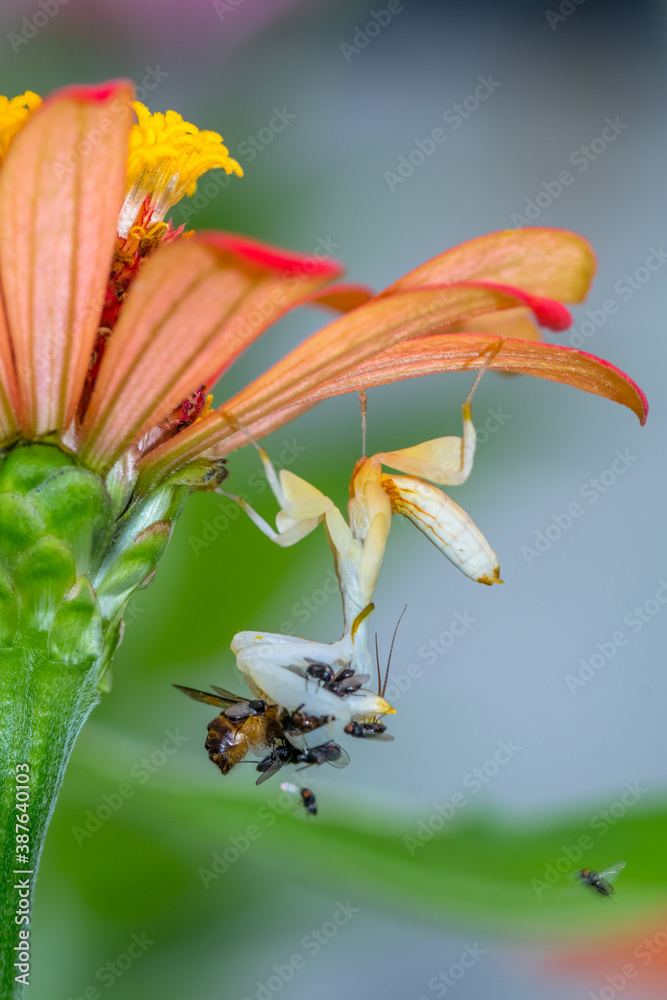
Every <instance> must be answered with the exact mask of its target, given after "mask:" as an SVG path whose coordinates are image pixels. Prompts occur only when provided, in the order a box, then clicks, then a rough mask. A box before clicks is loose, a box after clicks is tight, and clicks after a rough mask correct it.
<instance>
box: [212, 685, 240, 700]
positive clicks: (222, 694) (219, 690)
mask: <svg viewBox="0 0 667 1000" xmlns="http://www.w3.org/2000/svg"><path fill="white" fill-rule="evenodd" d="M211 687H212V688H213V690H214V691H216V692H217V693H218V694H219V695H220V697H221V698H224V699H225V701H228V702H229V703H230V704H231V705H235V704H236V703H237V702H241V701H245V700H246V699H245V695H242V694H232V692H231V691H226V690H225V688H221V687H218V685H217V684H211Z"/></svg>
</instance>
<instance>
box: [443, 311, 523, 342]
mask: <svg viewBox="0 0 667 1000" xmlns="http://www.w3.org/2000/svg"><path fill="white" fill-rule="evenodd" d="M450 332H451V333H483V334H487V335H488V336H494V337H514V338H516V339H517V340H538V341H541V340H542V336H541V334H540V328H539V327H538V326H536V324H535V321H534V319H533V313H532V312H531V310H530V309H503V310H502V312H495V313H487V315H486V316H474V317H473V318H472V319H465V320H463V322H462V323H456V324H454V326H452V327H451V328H450Z"/></svg>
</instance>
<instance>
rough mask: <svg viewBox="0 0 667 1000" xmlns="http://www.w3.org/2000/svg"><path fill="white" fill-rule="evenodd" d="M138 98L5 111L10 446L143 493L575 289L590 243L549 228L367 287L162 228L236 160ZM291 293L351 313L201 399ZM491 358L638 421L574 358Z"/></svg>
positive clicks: (590, 362)
mask: <svg viewBox="0 0 667 1000" xmlns="http://www.w3.org/2000/svg"><path fill="white" fill-rule="evenodd" d="M131 99H132V90H131V86H130V84H129V83H127V82H125V81H117V82H112V83H109V84H106V85H103V86H100V87H73V88H68V89H66V90H63V91H60V92H58V93H56V94H55V95H53V96H51V97H50V98H49V99H48V100H47V101H46V102H45V103H44V104H43V106H41V107H39V106H38V105H39V99H38V98H37V97H36V95H34V94H26V95H23V97H20V98H15V99H14V100H13V101H5V103H4V105H3V104H0V153H3V152H4V153H5V159H4V162H3V163H2V166H1V168H0V218H2V231H1V232H0V283H1V291H2V299H3V302H4V309H3V310H2V311H1V312H0V383H1V384H0V438H1V439H2V440H3V441H4V442H5V443H6V442H11V441H12V440H14V439H17V438H19V437H20V438H24V439H31V440H35V439H44V438H46V437H48V438H49V439H51V440H53V437H54V435H55V437H56V438H57V439H58V440H59V441H60V442H61V443H62V444H63V445H64V446H65V447H66V449H68V450H69V451H70V452H73V453H75V454H76V455H78V456H80V458H81V459H82V460H83V462H84V463H85V464H86V465H88V466H89V467H90V468H91V469H93V470H95V471H97V472H100V473H102V474H106V473H107V472H108V471H109V469H110V468H111V467H112V466H114V464H115V463H117V462H119V461H122V462H123V463H124V468H126V469H129V468H130V467H132V468H134V467H135V466H136V468H137V471H138V472H139V473H140V474H141V480H140V481H141V483H142V484H144V486H148V485H149V484H150V483H151V482H155V477H158V478H162V477H163V476H164V475H165V474H167V473H170V472H173V471H174V470H176V469H178V468H179V467H181V466H183V465H184V464H185V463H188V462H191V461H192V460H193V459H196V458H198V457H199V456H202V455H207V456H212V455H214V454H217V455H220V454H228V453H229V452H230V451H232V450H233V449H234V448H237V447H239V446H240V445H242V444H244V443H245V438H244V437H243V436H242V435H240V434H239V432H238V425H239V424H241V425H243V426H245V427H246V428H248V429H249V430H250V431H252V433H253V434H254V435H255V436H261V435H262V434H265V433H267V432H268V431H270V430H273V429H275V428H277V427H279V426H281V425H282V424H284V423H285V422H287V421H288V420H290V419H292V418H293V417H294V416H296V415H297V414H299V413H301V412H303V411H304V410H306V409H308V408H310V407H311V406H313V405H315V403H317V402H318V401H320V400H321V399H324V398H326V397H327V396H331V395H335V394H337V393H341V392H351V391H353V390H357V389H359V388H362V387H368V386H372V385H379V384H382V383H386V382H391V381H395V380H396V379H401V378H409V377H414V376H417V375H422V374H427V373H432V372H437V371H457V370H461V369H474V368H478V367H480V365H481V364H483V362H484V358H485V355H486V354H487V353H488V347H489V344H490V343H492V342H493V341H494V340H495V339H496V338H497V336H498V335H503V336H505V335H507V334H511V333H512V331H513V329H515V328H516V329H517V330H518V332H519V333H520V335H521V337H522V338H525V337H526V336H528V337H530V336H532V333H531V331H532V330H533V327H532V326H530V325H527V323H528V321H527V319H526V317H527V315H528V314H530V315H532V317H534V319H536V320H537V322H538V323H540V324H541V325H544V326H547V327H550V328H552V329H556V330H562V329H564V328H566V327H567V326H568V325H569V323H570V316H569V313H568V312H567V310H566V309H565V308H564V306H562V305H561V304H560V303H562V302H580V301H582V300H583V298H584V296H585V295H586V292H587V290H588V287H589V283H590V280H591V278H592V275H593V272H594V266H595V265H594V257H593V253H592V251H591V249H590V247H589V245H588V243H587V242H586V241H585V240H584V239H582V238H581V237H579V236H577V235H575V234H573V233H569V232H565V231H560V230H548V229H522V230H517V231H510V232H501V233H495V234H491V235H490V236H485V237H481V238H479V239H476V240H471V241H470V242H469V243H466V244H464V245H462V246H460V247H457V248H455V249H453V250H450V251H447V252H446V253H444V254H441V255H440V256H438V257H435V258H434V259H433V260H431V261H429V262H428V263H426V264H424V265H422V266H421V267H419V268H417V269H416V270H415V271H412V272H411V273H410V274H408V275H406V276H405V277H404V278H401V279H400V280H399V281H398V282H396V283H395V284H393V285H392V286H390V287H389V288H388V289H386V290H385V291H384V292H382V293H381V294H380V295H378V296H376V297H374V298H373V297H372V296H371V293H370V292H369V291H368V290H367V289H365V288H362V287H361V286H356V285H339V286H333V287H329V288H328V289H327V288H326V287H325V286H326V285H328V284H329V283H330V282H331V281H332V280H334V279H336V278H338V277H339V276H340V274H341V269H340V267H339V266H338V265H337V264H336V263H334V262H331V261H328V260H322V259H317V258H315V257H302V256H299V255H297V254H294V253H291V252H288V251H285V250H280V249H278V248H275V247H271V246H267V245H264V244H261V243H259V242H257V241H255V240H251V239H247V238H244V237H239V236H233V235H230V234H224V233H203V234H201V235H199V236H194V235H193V234H191V233H184V232H183V231H182V228H181V229H177V230H175V229H174V228H173V227H172V226H171V223H169V222H168V221H165V215H166V213H167V212H168V210H169V208H170V207H171V205H173V204H174V203H175V202H176V201H177V200H178V199H179V198H180V197H181V196H182V195H183V194H192V193H193V191H194V189H195V187H196V179H197V177H198V176H200V174H201V173H202V172H203V171H205V170H207V169H209V168H211V167H214V166H218V167H222V168H224V169H225V170H226V171H227V172H228V173H232V172H233V173H236V174H241V173H242V171H241V168H240V167H239V165H238V164H237V163H236V162H235V161H234V160H233V159H231V157H229V155H228V153H227V150H226V149H225V147H224V146H223V145H222V140H221V139H220V137H219V136H217V135H216V134H215V133H211V132H199V131H198V130H197V129H195V128H194V126H191V125H188V123H186V122H183V120H182V119H181V117H180V115H177V114H176V113H175V112H167V114H166V115H152V116H151V115H150V113H149V112H148V111H147V110H146V109H145V108H144V107H143V105H138V104H135V106H134V109H135V111H136V113H137V115H138V119H139V120H138V122H137V123H135V124H133V123H132V119H133V107H132V104H131ZM128 150H129V152H128ZM186 237H188V238H186ZM304 303H310V304H313V303H316V304H320V305H324V306H328V307H330V308H333V309H334V310H337V311H339V312H344V313H347V315H344V316H342V317H340V318H339V319H337V320H335V321H334V322H332V323H330V324H329V325H327V326H325V327H324V328H323V329H321V330H320V331H319V332H317V333H316V334H314V335H313V336H311V337H310V338H308V339H307V340H306V341H305V342H304V343H302V344H301V345H300V346H299V347H297V348H296V349H295V350H293V351H292V352H290V353H289V354H288V355H287V356H286V357H285V358H283V359H282V360H281V361H280V362H278V363H277V364H276V365H274V366H273V367H272V368H271V369H270V370H269V371H268V372H266V373H265V374H264V375H262V376H260V377H259V378H258V379H256V380H255V381H254V382H252V383H251V384H250V385H249V386H248V387H247V388H246V389H244V390H243V391H242V392H240V393H239V394H237V395H236V396H235V397H233V398H232V399H230V400H228V401H227V402H226V403H224V404H223V406H222V407H220V408H219V409H217V410H215V411H210V407H209V404H208V403H206V394H207V392H208V390H209V389H210V388H211V386H212V385H213V384H214V383H215V382H216V381H217V380H218V378H219V377H220V376H221V375H222V374H223V373H224V371H225V370H226V369H227V368H228V367H229V366H230V365H231V364H232V363H233V362H234V360H235V359H236V358H237V357H238V355H239V354H240V353H241V352H242V351H243V350H244V349H245V348H246V347H247V346H248V345H249V344H250V343H252V342H253V341H254V340H256V338H257V337H259V336H260V334H262V333H263V332H264V331H265V330H266V329H267V327H269V326H270V325H271V324H272V323H273V322H274V321H275V320H276V319H278V317H279V316H281V315H283V314H284V313H285V312H287V311H288V310H289V309H292V308H293V307H295V306H296V305H299V304H304ZM476 317H478V318H479V319H478V320H477V322H478V323H479V327H476V325H475V323H476ZM508 320H509V321H510V322H509V323H508ZM462 330H463V331H465V332H461V331H462ZM452 331H457V332H452ZM491 367H492V368H496V369H501V370H505V371H513V372H524V373H528V374H532V375H538V376H539V377H542V378H548V379H552V380H555V381H561V382H566V383H569V384H571V385H574V386H576V387H578V388H582V389H586V390H587V391H589V392H595V393H598V394H599V395H605V396H608V397H609V398H610V399H613V400H616V401H617V402H622V403H624V404H625V405H627V406H630V407H631V408H632V409H633V410H634V412H635V413H637V415H638V416H639V417H640V419H641V420H642V421H643V420H644V419H645V415H646V401H645V399H644V397H643V395H642V393H641V391H640V390H639V389H638V388H637V386H635V385H634V383H633V382H631V381H630V379H628V378H627V376H625V375H624V374H623V373H622V372H619V371H618V370H617V369H616V368H614V367H613V366H611V365H608V364H607V363H605V362H603V361H600V360H599V359H597V358H594V357H592V356H591V355H588V354H584V353H582V352H580V351H576V350H572V349H570V348H566V347H554V346H548V345H545V344H541V343H539V342H538V341H537V340H529V339H511V338H508V339H507V340H505V343H504V344H503V346H502V348H501V350H500V351H499V352H498V354H497V356H496V357H495V359H494V360H493V362H492V364H491ZM235 428H236V429H235Z"/></svg>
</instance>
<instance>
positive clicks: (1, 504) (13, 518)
mask: <svg viewBox="0 0 667 1000" xmlns="http://www.w3.org/2000/svg"><path fill="white" fill-rule="evenodd" d="M45 530H46V525H45V524H44V520H43V519H42V518H41V517H40V516H39V514H38V513H37V511H36V510H35V508H34V507H33V506H32V504H31V503H29V501H28V500H26V499H25V497H22V496H20V495H19V494H18V493H2V494H0V562H2V564H3V565H4V566H5V567H6V568H7V569H9V570H11V569H12V567H13V566H14V563H15V562H16V560H17V559H18V557H19V556H20V555H21V554H22V553H24V552H25V550H26V549H27V548H28V546H29V545H31V544H32V543H33V542H35V541H37V539H39V538H41V537H42V536H43V534H44V532H45Z"/></svg>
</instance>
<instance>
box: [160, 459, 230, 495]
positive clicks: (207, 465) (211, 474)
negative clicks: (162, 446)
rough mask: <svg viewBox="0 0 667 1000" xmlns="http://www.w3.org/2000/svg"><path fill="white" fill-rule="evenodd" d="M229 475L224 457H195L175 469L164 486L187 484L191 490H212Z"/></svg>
mask: <svg viewBox="0 0 667 1000" xmlns="http://www.w3.org/2000/svg"><path fill="white" fill-rule="evenodd" d="M228 475H229V470H228V469H227V459H226V458H197V459H195V460H194V461H192V462H188V463H187V465H184V466H183V467H182V468H180V469H177V470H176V472H173V473H172V474H171V475H170V476H169V477H168V478H167V479H165V481H164V485H165V486H189V487H190V489H191V490H214V489H216V488H217V487H218V486H219V485H220V483H222V482H223V480H225V479H226V478H227V476H228Z"/></svg>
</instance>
